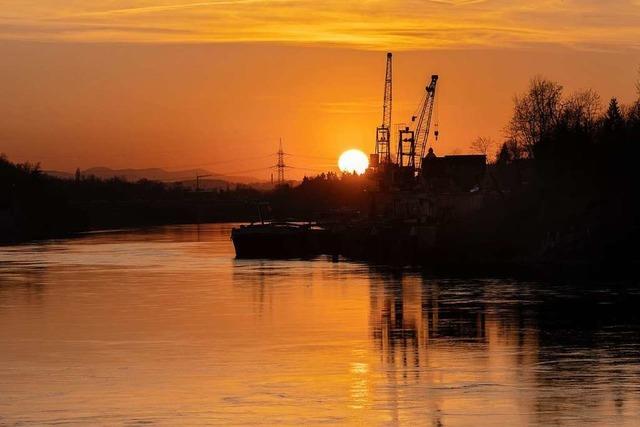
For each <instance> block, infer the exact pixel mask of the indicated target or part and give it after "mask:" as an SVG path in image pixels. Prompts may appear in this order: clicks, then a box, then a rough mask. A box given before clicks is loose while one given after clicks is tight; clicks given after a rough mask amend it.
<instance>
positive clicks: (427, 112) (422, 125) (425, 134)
mask: <svg viewBox="0 0 640 427" xmlns="http://www.w3.org/2000/svg"><path fill="white" fill-rule="evenodd" d="M437 83H438V75H437V74H433V75H432V76H431V83H430V84H429V86H427V87H426V94H425V97H424V101H423V103H422V105H421V106H420V112H419V113H418V116H417V119H418V120H417V122H416V125H415V127H414V135H415V144H414V149H415V148H416V147H417V148H418V149H419V151H418V152H417V153H415V152H414V153H412V154H413V157H414V165H415V158H416V157H417V159H418V169H420V168H421V167H422V158H423V157H424V155H425V150H426V148H427V141H428V139H429V130H430V128H431V117H432V115H433V105H434V103H435V98H436V84H437ZM415 118H416V117H414V119H415Z"/></svg>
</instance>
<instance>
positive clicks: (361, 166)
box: [338, 149, 369, 175]
mask: <svg viewBox="0 0 640 427" xmlns="http://www.w3.org/2000/svg"><path fill="white" fill-rule="evenodd" d="M338 167H339V168H340V170H341V171H342V172H349V173H353V172H355V173H357V174H358V175H362V174H363V173H364V171H366V170H367V167H369V159H368V158H367V155H366V154H364V153H363V152H362V151H360V150H356V149H353V150H347V151H345V152H344V153H342V154H341V155H340V158H339V159H338Z"/></svg>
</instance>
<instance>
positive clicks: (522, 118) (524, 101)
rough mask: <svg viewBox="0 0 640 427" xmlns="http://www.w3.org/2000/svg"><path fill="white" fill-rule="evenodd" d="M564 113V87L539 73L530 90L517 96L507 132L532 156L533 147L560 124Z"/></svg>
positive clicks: (511, 138)
mask: <svg viewBox="0 0 640 427" xmlns="http://www.w3.org/2000/svg"><path fill="white" fill-rule="evenodd" d="M561 112H562V86H561V85H559V84H558V83H555V82H552V81H550V80H546V79H544V78H542V77H540V76H537V77H534V78H533V79H532V80H531V83H530V85H529V90H528V91H527V93H525V94H524V95H520V96H516V97H515V99H514V111H513V116H512V118H511V121H510V122H509V124H508V126H507V134H508V137H509V139H510V140H511V141H513V142H514V143H515V145H517V146H519V147H521V148H522V149H524V152H525V153H526V154H527V155H529V156H530V157H533V154H534V147H535V145H536V144H537V143H539V142H540V141H541V140H542V139H543V138H544V137H545V136H546V135H547V134H548V133H549V132H550V131H551V129H553V127H554V126H555V125H556V124H557V123H558V120H559V118H560V116H561Z"/></svg>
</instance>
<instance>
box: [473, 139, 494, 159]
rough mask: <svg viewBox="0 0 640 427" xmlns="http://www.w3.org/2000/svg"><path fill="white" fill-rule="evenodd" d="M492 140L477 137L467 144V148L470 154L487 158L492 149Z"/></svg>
mask: <svg viewBox="0 0 640 427" xmlns="http://www.w3.org/2000/svg"><path fill="white" fill-rule="evenodd" d="M494 145H495V144H494V142H493V139H491V138H490V137H488V136H479V137H477V138H476V139H474V140H473V141H471V144H469V148H470V149H471V151H472V152H474V153H478V154H484V155H485V156H489V152H490V151H491V150H492V149H493V147H494Z"/></svg>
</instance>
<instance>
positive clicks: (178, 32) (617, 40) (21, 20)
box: [0, 0, 640, 50]
mask: <svg viewBox="0 0 640 427" xmlns="http://www.w3.org/2000/svg"><path fill="white" fill-rule="evenodd" d="M114 4H117V5H118V7H114ZM61 28H64V29H65V30H64V31H61V30H60V29H61ZM0 38H3V39H47V40H52V39H53V40H61V41H97V42H100V41H119V42H161V43H166V42H190V43H193V42H205V43H207V42H234V41H236V42H238V41H239V42H252V41H267V42H279V43H298V44H312V45H317V44H320V45H322V44H331V45H343V46H350V47H358V48H365V49H387V48H394V49H396V50H398V49H425V48H442V47H455V48H464V47H469V46H486V47H497V46H499V47H504V46H518V45H531V44H545V45H549V44H551V45H566V46H576V47H580V48H601V47H603V46H605V47H609V48H610V47H620V48H629V47H632V48H636V47H639V46H640V3H639V1H638V0H611V1H607V2H603V1H596V0H538V1H536V2H522V1H508V0H428V1H425V0H363V1H357V2H355V1H354V2H346V1H343V0H324V1H317V0H211V1H199V2H193V1H192V2H189V1H182V2H180V1H176V0H173V1H170V0H154V1H152V0H123V1H118V2H114V1H110V0H93V1H91V2H78V1H72V0H4V1H0Z"/></svg>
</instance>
